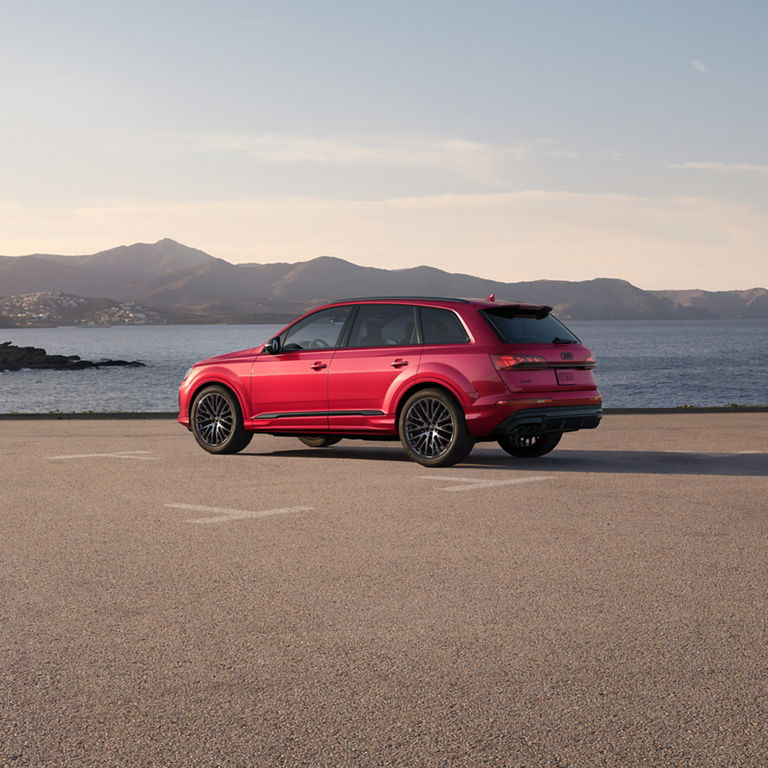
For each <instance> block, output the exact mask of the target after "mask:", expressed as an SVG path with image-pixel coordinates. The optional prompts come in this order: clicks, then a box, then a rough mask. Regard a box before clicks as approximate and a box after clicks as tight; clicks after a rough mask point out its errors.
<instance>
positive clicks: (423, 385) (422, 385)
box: [395, 381, 464, 427]
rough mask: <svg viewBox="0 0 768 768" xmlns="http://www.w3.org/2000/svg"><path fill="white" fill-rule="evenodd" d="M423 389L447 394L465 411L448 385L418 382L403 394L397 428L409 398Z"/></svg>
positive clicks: (396, 422) (398, 406)
mask: <svg viewBox="0 0 768 768" xmlns="http://www.w3.org/2000/svg"><path fill="white" fill-rule="evenodd" d="M423 389H439V390H441V391H442V392H445V393H446V394H447V395H449V396H450V397H452V398H453V399H454V400H455V401H456V404H457V405H458V406H459V408H461V410H462V411H463V410H464V406H463V404H462V402H461V398H460V397H459V395H458V393H457V392H455V391H454V390H453V389H452V388H451V387H449V386H448V385H446V384H444V383H442V382H439V381H418V382H416V383H415V384H413V385H411V386H410V387H408V389H406V390H405V391H404V392H402V393H401V395H400V399H399V400H398V401H397V409H396V411H395V427H397V425H398V424H399V423H400V414H401V413H402V411H403V406H404V405H405V404H406V402H407V401H408V398H409V397H411V395H413V394H415V393H416V392H420V391H421V390H423Z"/></svg>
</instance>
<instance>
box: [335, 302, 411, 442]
mask: <svg viewBox="0 0 768 768" xmlns="http://www.w3.org/2000/svg"><path fill="white" fill-rule="evenodd" d="M420 357H421V346H420V344H419V339H418V331H417V327H416V315H415V307H413V306H411V305H409V304H361V305H360V306H359V308H358V310H357V313H356V315H355V317H354V319H353V320H352V328H351V331H350V334H349V337H348V340H347V343H346V344H345V345H344V347H343V348H342V349H339V350H338V351H337V352H336V354H335V355H334V357H333V361H332V362H331V371H330V374H329V377H328V404H329V428H330V430H331V432H334V431H339V432H354V431H355V430H362V429H365V430H366V431H370V430H373V431H375V430H376V429H381V430H387V429H391V428H392V425H393V423H394V404H395V403H396V402H397V396H398V393H399V392H400V391H402V389H403V388H404V387H405V386H407V385H408V382H409V381H410V380H411V379H413V378H415V376H416V373H417V372H418V368H419V360H420Z"/></svg>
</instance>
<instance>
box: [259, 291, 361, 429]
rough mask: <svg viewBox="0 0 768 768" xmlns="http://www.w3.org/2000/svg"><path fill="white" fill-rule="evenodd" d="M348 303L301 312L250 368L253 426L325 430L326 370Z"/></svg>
mask: <svg viewBox="0 0 768 768" xmlns="http://www.w3.org/2000/svg"><path fill="white" fill-rule="evenodd" d="M351 309H352V307H351V306H340V307H329V308H327V309H322V310H318V311H317V312H314V313H312V314H311V315H307V316H306V317H303V318H301V319H300V320H298V321H297V322H296V323H294V324H293V325H291V326H289V327H288V328H287V329H286V330H285V331H284V332H283V333H282V334H281V335H280V351H279V352H278V353H277V354H269V353H268V352H264V353H262V354H260V355H258V356H257V357H256V359H255V360H254V363H253V368H252V370H251V418H252V420H253V427H254V428H255V429H258V430H260V431H261V430H263V431H269V432H293V433H295V432H305V431H306V432H313V431H320V432H325V431H327V430H328V371H329V369H330V365H331V361H332V359H333V356H334V354H335V352H336V347H337V345H338V343H339V340H340V339H341V338H342V331H343V329H344V323H345V322H346V320H347V318H348V317H349V314H350V312H351Z"/></svg>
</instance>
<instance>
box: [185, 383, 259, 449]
mask: <svg viewBox="0 0 768 768" xmlns="http://www.w3.org/2000/svg"><path fill="white" fill-rule="evenodd" d="M190 423H191V425H192V434H193V435H194V436H195V440H197V443H198V445H200V446H201V447H202V448H204V449H205V450H206V451H208V453H237V452H238V451H242V450H243V448H245V446H246V445H248V443H250V442H251V438H252V437H253V433H252V432H246V430H245V428H244V427H243V416H242V414H241V413H240V406H239V405H238V402H237V398H236V397H235V396H234V395H233V394H232V393H231V392H230V391H229V390H228V389H226V388H224V387H221V386H219V385H214V386H210V387H206V388H205V389H203V390H201V391H200V392H198V394H197V396H196V397H195V399H194V401H193V403H192V410H191V418H190Z"/></svg>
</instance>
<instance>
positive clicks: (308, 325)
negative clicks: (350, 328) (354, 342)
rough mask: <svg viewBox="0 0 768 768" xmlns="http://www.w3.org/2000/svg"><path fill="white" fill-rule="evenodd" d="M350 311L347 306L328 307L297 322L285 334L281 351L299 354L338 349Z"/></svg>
mask: <svg viewBox="0 0 768 768" xmlns="http://www.w3.org/2000/svg"><path fill="white" fill-rule="evenodd" d="M351 309H352V307H349V306H347V307H330V308H329V309H321V310H320V311H319V312H315V313H314V314H312V315H308V316H307V317H305V318H304V319H303V320H299V321H298V322H297V323H294V324H293V325H292V326H291V327H290V328H289V329H288V330H287V331H286V332H285V335H284V336H283V339H282V343H281V345H280V347H281V350H282V351H283V352H299V351H300V350H302V349H327V348H329V347H330V348H335V347H338V345H339V340H340V338H341V332H342V330H343V329H344V323H345V322H346V319H347V317H349V313H350V311H351Z"/></svg>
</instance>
